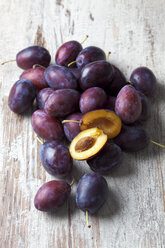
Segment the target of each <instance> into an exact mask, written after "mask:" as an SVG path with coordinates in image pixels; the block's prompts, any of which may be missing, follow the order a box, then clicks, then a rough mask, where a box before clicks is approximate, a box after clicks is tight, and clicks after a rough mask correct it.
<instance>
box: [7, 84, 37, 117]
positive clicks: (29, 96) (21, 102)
mask: <svg viewBox="0 0 165 248" xmlns="http://www.w3.org/2000/svg"><path fill="white" fill-rule="evenodd" d="M35 96H36V88H35V86H34V84H33V83H32V82H31V81H30V80H27V79H20V80H18V81H17V82H16V83H15V84H14V85H13V86H12V88H11V90H10V93H9V98H8V106H9V108H10V109H11V110H12V111H13V112H14V113H17V114H21V113H23V112H24V111H25V110H27V109H28V108H29V107H30V106H32V104H33V101H34V99H35Z"/></svg>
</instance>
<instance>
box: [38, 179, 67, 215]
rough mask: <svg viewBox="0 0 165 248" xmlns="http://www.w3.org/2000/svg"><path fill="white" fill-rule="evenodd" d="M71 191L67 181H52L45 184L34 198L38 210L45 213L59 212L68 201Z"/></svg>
mask: <svg viewBox="0 0 165 248" xmlns="http://www.w3.org/2000/svg"><path fill="white" fill-rule="evenodd" d="M70 191H71V187H70V185H69V184H68V183H67V182H65V181H62V180H60V181H56V180H53V181H50V182H47V183H45V184H43V185H42V186H41V187H40V188H39V190H38V191H37V194H36V196H35V198H34V206H35V208H36V209H38V210H40V211H44V212H50V211H56V210H58V209H59V208H60V207H61V206H62V205H63V204H64V203H65V201H66V200H67V198H68V196H69V194H70Z"/></svg>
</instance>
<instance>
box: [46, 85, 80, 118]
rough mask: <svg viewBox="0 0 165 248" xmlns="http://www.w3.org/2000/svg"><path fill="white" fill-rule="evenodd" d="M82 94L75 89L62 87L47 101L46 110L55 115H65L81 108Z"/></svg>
mask: <svg viewBox="0 0 165 248" xmlns="http://www.w3.org/2000/svg"><path fill="white" fill-rule="evenodd" d="M79 99H80V94H79V92H78V91H76V90H73V89H61V90H56V91H55V92H53V93H52V94H51V95H50V96H49V97H48V99H47V101H46V103H45V107H44V110H45V111H46V113H47V114H49V115H51V116H55V117H64V116H66V115H69V114H71V113H73V112H76V111H78V109H79Z"/></svg>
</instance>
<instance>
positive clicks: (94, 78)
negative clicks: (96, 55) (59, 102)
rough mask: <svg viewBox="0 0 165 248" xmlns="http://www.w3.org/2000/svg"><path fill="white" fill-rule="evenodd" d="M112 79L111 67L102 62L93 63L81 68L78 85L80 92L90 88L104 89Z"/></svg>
mask: <svg viewBox="0 0 165 248" xmlns="http://www.w3.org/2000/svg"><path fill="white" fill-rule="evenodd" d="M112 78H113V68H112V65H111V64H110V63H109V62H107V61H104V60H99V61H94V62H92V63H89V64H87V65H86V66H84V67H83V69H82V71H81V77H80V80H79V85H80V88H81V89H82V90H86V89H88V88H91V87H100V88H105V87H106V86H107V85H108V84H110V83H111V80H112Z"/></svg>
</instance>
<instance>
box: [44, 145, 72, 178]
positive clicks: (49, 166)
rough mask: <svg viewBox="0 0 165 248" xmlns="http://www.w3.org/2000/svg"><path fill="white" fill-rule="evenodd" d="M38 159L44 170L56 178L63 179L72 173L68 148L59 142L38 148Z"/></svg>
mask: <svg viewBox="0 0 165 248" xmlns="http://www.w3.org/2000/svg"><path fill="white" fill-rule="evenodd" d="M40 159H41V162H42V164H43V166H44V168H45V170H46V171H47V172H48V173H49V174H51V175H53V176H58V177H65V176H67V175H69V174H70V173H71V171H72V166H73V160H72V158H71V156H70V153H69V150H68V148H67V147H66V146H65V145H63V144H61V143H60V142H59V141H51V142H45V143H44V144H42V145H41V147H40Z"/></svg>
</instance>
